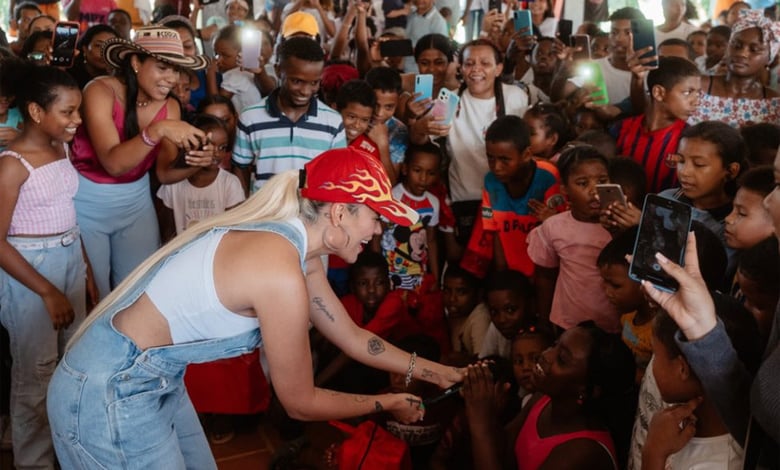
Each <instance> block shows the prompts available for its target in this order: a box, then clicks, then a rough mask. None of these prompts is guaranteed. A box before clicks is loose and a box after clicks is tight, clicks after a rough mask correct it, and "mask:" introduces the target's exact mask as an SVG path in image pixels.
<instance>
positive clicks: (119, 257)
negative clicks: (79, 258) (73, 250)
mask: <svg viewBox="0 0 780 470" xmlns="http://www.w3.org/2000/svg"><path fill="white" fill-rule="evenodd" d="M74 202H75V204H76V215H77V217H78V222H79V227H80V228H81V238H82V239H83V240H84V248H85V249H86V250H87V256H89V261H90V263H92V272H93V274H94V276H95V282H96V283H97V287H98V290H99V291H100V298H101V299H102V298H103V297H105V296H107V295H108V293H109V292H111V290H112V289H113V288H114V287H115V286H116V285H117V284H119V283H120V282H122V280H123V279H124V278H126V277H127V276H128V274H130V272H131V271H132V270H133V269H135V268H136V267H137V266H138V265H139V264H141V263H142V262H143V260H145V259H146V258H148V257H149V255H151V254H152V253H154V252H155V251H156V250H157V248H159V247H160V228H159V226H158V223H157V213H156V212H155V210H154V204H153V203H152V196H151V193H150V189H149V175H148V174H147V175H144V176H143V178H141V179H139V180H138V181H134V182H132V183H123V184H99V183H95V182H94V181H90V180H88V179H86V178H84V177H83V176H81V175H79V190H78V193H76V197H75V198H74Z"/></svg>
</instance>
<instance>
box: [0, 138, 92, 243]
mask: <svg viewBox="0 0 780 470" xmlns="http://www.w3.org/2000/svg"><path fill="white" fill-rule="evenodd" d="M6 156H8V157H13V158H15V159H17V160H19V162H21V164H22V165H24V167H25V168H27V171H29V172H30V176H28V177H27V180H26V181H25V182H24V184H22V187H21V188H20V189H19V198H18V199H17V201H16V207H14V213H13V215H12V216H11V226H10V227H9V228H8V235H16V234H25V235H53V234H57V233H62V232H65V231H68V230H70V229H72V228H73V227H75V226H76V206H75V205H74V204H73V197H74V196H75V195H76V190H78V187H79V178H78V173H77V172H76V169H75V168H73V165H71V163H70V160H69V159H68V158H67V157H66V158H61V159H59V160H56V161H53V162H51V163H47V164H45V165H43V166H40V167H38V168H33V166H32V165H30V163H29V162H28V161H27V160H25V159H24V157H22V156H21V155H19V154H18V153H16V152H11V151H10V150H6V151H4V152H1V153H0V158H2V157H6Z"/></svg>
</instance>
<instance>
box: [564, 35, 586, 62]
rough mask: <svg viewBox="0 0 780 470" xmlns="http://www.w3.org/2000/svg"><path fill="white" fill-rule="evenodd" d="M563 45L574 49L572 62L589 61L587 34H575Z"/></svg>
mask: <svg viewBox="0 0 780 470" xmlns="http://www.w3.org/2000/svg"><path fill="white" fill-rule="evenodd" d="M564 44H569V45H570V46H571V47H573V48H574V57H573V59H574V60H590V36H588V35H587V34H575V35H573V36H571V37H570V38H569V42H568V43H564ZM578 49H579V50H578Z"/></svg>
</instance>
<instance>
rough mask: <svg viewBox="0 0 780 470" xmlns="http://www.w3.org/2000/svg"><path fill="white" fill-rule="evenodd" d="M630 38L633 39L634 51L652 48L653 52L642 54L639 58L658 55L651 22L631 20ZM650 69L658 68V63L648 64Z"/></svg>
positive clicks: (653, 27) (655, 61)
mask: <svg viewBox="0 0 780 470" xmlns="http://www.w3.org/2000/svg"><path fill="white" fill-rule="evenodd" d="M631 36H633V38H634V42H633V46H634V51H638V50H639V49H644V48H645V47H648V46H652V47H653V50H652V51H650V52H648V53H646V54H642V56H641V57H652V56H654V55H658V47H657V46H656V44H655V26H653V21H652V20H641V19H640V20H631ZM645 65H649V66H650V67H658V61H657V60H654V61H652V62H650V63H648V64H645Z"/></svg>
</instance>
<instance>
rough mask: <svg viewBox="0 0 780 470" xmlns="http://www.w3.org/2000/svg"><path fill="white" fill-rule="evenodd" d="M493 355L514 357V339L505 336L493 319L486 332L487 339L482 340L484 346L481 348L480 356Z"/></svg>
mask: <svg viewBox="0 0 780 470" xmlns="http://www.w3.org/2000/svg"><path fill="white" fill-rule="evenodd" d="M493 355H497V356H501V357H503V358H505V359H512V341H510V340H508V339H506V338H504V335H502V334H501V332H500V331H498V328H496V325H495V324H494V323H493V322H492V321H491V322H490V326H489V327H488V329H487V332H486V333H485V339H484V340H482V347H481V348H480V349H479V358H480V359H481V358H483V357H488V356H493Z"/></svg>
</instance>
